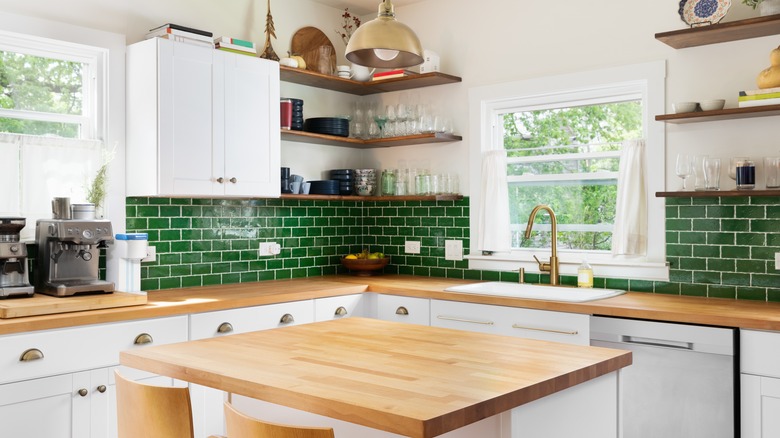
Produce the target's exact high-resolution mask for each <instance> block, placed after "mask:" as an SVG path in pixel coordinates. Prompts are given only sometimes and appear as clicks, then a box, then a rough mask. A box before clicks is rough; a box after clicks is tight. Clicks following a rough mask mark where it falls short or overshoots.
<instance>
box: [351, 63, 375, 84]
mask: <svg viewBox="0 0 780 438" xmlns="http://www.w3.org/2000/svg"><path fill="white" fill-rule="evenodd" d="M375 70H376V69H375V68H372V69H369V68H368V67H366V66H363V65H357V64H352V76H350V77H349V78H350V79H353V80H355V81H359V82H366V81H369V80H371V75H373V74H374V71H375Z"/></svg>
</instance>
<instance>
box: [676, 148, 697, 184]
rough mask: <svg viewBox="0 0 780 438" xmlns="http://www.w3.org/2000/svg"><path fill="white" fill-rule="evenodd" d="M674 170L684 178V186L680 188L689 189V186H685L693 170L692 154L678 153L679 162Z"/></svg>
mask: <svg viewBox="0 0 780 438" xmlns="http://www.w3.org/2000/svg"><path fill="white" fill-rule="evenodd" d="M674 170H675V173H676V174H677V176H679V177H680V178H682V188H681V189H680V190H682V191H685V190H688V188H687V187H686V186H685V180H686V179H687V178H688V177H689V176H691V173H692V171H693V168H692V166H691V156H690V155H688V154H677V164H676V165H675V166H674Z"/></svg>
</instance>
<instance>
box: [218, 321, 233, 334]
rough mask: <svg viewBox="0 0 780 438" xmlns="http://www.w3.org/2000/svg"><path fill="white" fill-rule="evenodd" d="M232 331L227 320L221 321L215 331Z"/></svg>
mask: <svg viewBox="0 0 780 438" xmlns="http://www.w3.org/2000/svg"><path fill="white" fill-rule="evenodd" d="M232 331H233V324H231V323H229V322H223V323H222V324H220V325H219V327H217V333H230V332H232Z"/></svg>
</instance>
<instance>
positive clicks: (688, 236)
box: [667, 232, 707, 244]
mask: <svg viewBox="0 0 780 438" xmlns="http://www.w3.org/2000/svg"><path fill="white" fill-rule="evenodd" d="M679 236H680V240H679V243H698V244H705V243H707V234H706V233H688V232H685V233H679ZM667 243H668V242H667Z"/></svg>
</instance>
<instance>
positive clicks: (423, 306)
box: [377, 295, 431, 325]
mask: <svg viewBox="0 0 780 438" xmlns="http://www.w3.org/2000/svg"><path fill="white" fill-rule="evenodd" d="M377 315H378V317H379V319H382V320H385V321H396V322H407V323H409V324H421V325H431V300H429V299H427V298H414V297H402V296H399V295H379V296H378V297H377Z"/></svg>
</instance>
